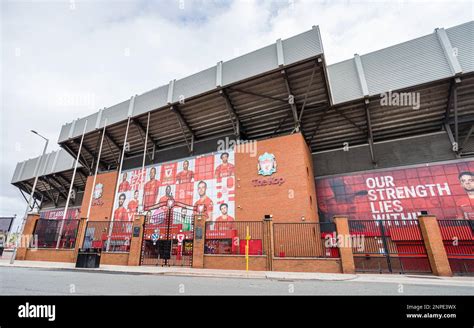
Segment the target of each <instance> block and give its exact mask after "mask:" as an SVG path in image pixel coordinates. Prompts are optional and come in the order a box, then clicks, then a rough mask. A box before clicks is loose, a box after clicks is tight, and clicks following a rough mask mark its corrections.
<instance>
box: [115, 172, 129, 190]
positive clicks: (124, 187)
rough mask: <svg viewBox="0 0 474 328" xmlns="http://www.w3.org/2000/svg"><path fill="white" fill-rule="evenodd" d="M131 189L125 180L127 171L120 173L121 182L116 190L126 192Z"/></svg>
mask: <svg viewBox="0 0 474 328" xmlns="http://www.w3.org/2000/svg"><path fill="white" fill-rule="evenodd" d="M130 190H132V188H131V187H130V183H129V182H128V181H127V172H125V173H124V174H123V175H122V182H121V183H120V185H119V188H118V192H127V191H130Z"/></svg>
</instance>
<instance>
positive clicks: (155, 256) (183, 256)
mask: <svg viewBox="0 0 474 328" xmlns="http://www.w3.org/2000/svg"><path fill="white" fill-rule="evenodd" d="M149 212H150V213H149V214H148V215H147V217H146V221H145V228H144V229H143V243H142V253H141V258H140V264H141V265H155V266H186V267H191V266H192V264H193V239H194V225H193V224H194V221H193V218H194V211H193V207H192V206H189V205H186V204H183V203H179V202H175V201H174V200H173V199H169V200H168V201H167V202H165V203H159V204H156V205H154V206H152V207H151V208H150V211H149Z"/></svg>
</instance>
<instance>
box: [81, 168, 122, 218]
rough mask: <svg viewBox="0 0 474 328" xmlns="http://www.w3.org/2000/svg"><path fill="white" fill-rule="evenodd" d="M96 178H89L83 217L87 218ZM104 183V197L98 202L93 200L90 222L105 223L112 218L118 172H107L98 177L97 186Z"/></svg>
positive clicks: (83, 202)
mask: <svg viewBox="0 0 474 328" xmlns="http://www.w3.org/2000/svg"><path fill="white" fill-rule="evenodd" d="M93 181H94V176H90V177H88V178H87V184H86V189H85V190H84V200H83V201H82V207H81V216H82V217H86V216H87V209H88V206H89V200H90V197H91V191H92V192H93V190H94V188H93V186H92V183H93ZM98 183H102V184H103V185H104V188H103V190H102V197H101V198H100V199H97V200H94V199H93V200H92V207H91V213H90V217H89V220H90V221H104V220H109V219H110V218H111V217H112V208H113V204H114V193H115V186H116V183H117V171H113V172H107V173H102V174H98V175H97V179H96V182H95V184H96V185H97V184H98Z"/></svg>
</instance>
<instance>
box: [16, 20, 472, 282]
mask: <svg viewBox="0 0 474 328" xmlns="http://www.w3.org/2000/svg"><path fill="white" fill-rule="evenodd" d="M473 134H474V22H467V23H465V24H462V25H458V26H455V27H451V28H447V29H443V28H437V29H435V30H434V32H433V33H431V34H429V35H425V36H422V37H419V38H416V39H413V40H409V41H407V42H404V43H401V44H396V45H394V46H391V47H388V48H385V49H381V50H378V51H374V52H372V53H368V54H365V55H357V54H356V55H355V56H354V57H353V58H350V59H348V60H345V61H342V62H339V63H335V64H332V65H326V59H325V56H324V51H323V45H322V40H321V36H320V33H319V28H318V27H317V26H314V27H313V28H312V29H311V30H309V31H307V32H304V33H302V34H299V35H296V36H293V37H291V38H288V39H285V40H277V41H276V43H274V44H272V45H269V46H267V47H264V48H261V49H258V50H256V51H254V52H251V53H249V54H246V55H243V56H240V57H237V58H234V59H232V60H229V61H226V62H218V63H217V65H215V66H213V67H211V68H209V69H206V70H204V71H201V72H198V73H196V74H193V75H190V76H188V77H185V78H183V79H179V80H172V81H170V82H169V84H167V85H164V86H161V87H158V88H156V89H154V90H151V91H148V92H145V93H143V94H140V95H136V96H133V97H131V98H130V99H129V100H126V101H123V102H121V103H119V104H116V105H114V106H111V107H108V108H104V109H101V110H99V111H98V112H96V113H93V114H91V115H89V116H86V117H83V118H80V119H77V120H74V121H72V122H70V123H67V124H64V125H63V127H62V129H61V131H60V133H59V140H58V144H59V145H60V147H61V149H60V150H58V151H54V152H51V153H48V154H46V155H45V156H44V157H37V158H33V159H30V160H27V161H24V162H20V163H18V164H17V167H16V169H15V172H14V174H13V178H12V184H13V185H15V186H17V187H18V188H19V189H20V191H21V192H22V194H24V196H25V199H28V194H30V193H31V192H32V190H31V189H32V186H33V183H34V179H35V176H36V175H38V176H39V179H38V183H37V185H36V188H35V191H34V199H35V202H34V204H32V207H36V209H37V210H39V214H38V215H36V214H31V215H29V217H28V220H27V222H26V226H25V233H32V234H33V233H34V234H36V235H38V237H39V238H38V240H37V245H36V247H35V249H34V251H33V249H28V248H24V249H20V250H21V251H20V252H19V253H18V258H19V259H35V260H56V261H66V262H74V261H75V258H76V257H77V253H78V249H79V248H87V249H101V251H102V255H101V256H102V263H106V264H107V263H108V264H128V265H140V264H141V265H146V264H153V265H191V266H193V267H206V268H234V269H235V268H244V263H245V256H244V254H245V253H246V249H247V250H248V254H250V268H251V269H256V270H290V271H291V270H294V271H327V272H350V271H351V265H352V266H354V267H355V269H356V270H366V271H371V270H375V271H377V270H379V271H387V270H388V271H389V272H394V271H397V270H399V271H403V272H409V271H413V272H418V271H419V272H424V271H429V272H434V273H437V272H438V271H439V272H438V273H440V272H443V270H444V269H440V268H437V265H438V264H439V263H438V264H435V263H433V259H432V257H433V256H432V252H433V249H432V248H431V246H430V245H431V244H430V243H431V242H432V240H435V239H436V238H432V237H430V235H429V233H427V231H431V229H434V231H435V232H434V233H435V234H436V231H438V232H437V233H438V234H439V233H440V231H441V235H442V236H441V237H442V239H443V240H448V239H449V237H450V236H451V235H449V231H451V230H449V229H450V228H449V227H447V228H446V227H445V226H444V225H446V226H450V225H449V224H448V223H449V222H448V221H453V222H454V221H456V222H457V223H456V224H459V222H461V221H462V222H461V228H459V229H460V230H459V231H457V232H456V233H467V237H465V238H464V237H463V238H464V239H462V245H463V247H465V248H463V249H462V250H461V251H456V252H458V253H456V254H457V255H460V257H457V258H456V259H454V258H453V257H452V256H451V257H450V256H449V254H450V251H449V248H447V247H448V246H446V243H445V245H444V248H445V253H444V256H447V255H446V254H448V258H449V259H448V260H449V264H450V265H451V269H452V271H456V270H457V269H455V266H456V265H458V262H456V261H457V260H459V259H461V260H462V261H464V262H462V264H461V265H462V266H463V267H462V268H461V269H460V270H461V271H462V270H464V271H465V272H469V271H470V270H472V263H473V262H472V261H471V262H467V260H466V259H468V258H469V259H470V260H472V258H470V257H469V256H471V257H472V255H473V250H472V248H473V244H472V243H473V240H474V239H473V237H472V225H470V224H471V223H472V221H471V220H473V219H474V160H473V155H474V137H473ZM76 163H77V166H76ZM428 218H437V221H439V222H441V221H446V222H444V223H439V224H438V223H437V224H436V225H435V226H433V224H432V222H431V221H430V220H428ZM382 221H385V222H386V223H383V224H382V223H380V222H382ZM357 222H359V223H357ZM406 222H410V224H408V226H406V224H407V223H406ZM413 222H414V223H413ZM463 222H468V225H467V226H464V223H463ZM373 223H375V226H374V225H373ZM402 226H403V227H405V230H403V229H401V228H400V227H402ZM439 226H440V228H439ZM437 227H438V230H436V228H437ZM361 229H362V230H361ZM371 229H375V230H376V231H377V232H373V231H372V232H370V231H371ZM336 231H337V233H339V234H342V233H343V232H344V231H345V232H346V233H348V234H351V235H357V234H358V233H361V232H364V234H365V236H366V237H368V238H369V241H370V238H373V239H374V240H379V241H380V240H382V241H383V247H382V246H380V245H379V246H374V250H373V251H370V250H367V249H366V250H365V251H364V252H361V253H360V254H358V253H357V251H354V250H351V251H350V254H349V255H348V253H347V252H346V251H348V249H346V248H344V247H342V248H341V247H339V246H336V245H335V243H334V244H329V245H328V244H324V241H326V240H328V239H329V240H330V238H328V236H331V234H332V233H333V232H336ZM370 233H372V234H370ZM315 236H316V237H315ZM334 236H335V235H334ZM397 236H398V237H397ZM408 236H411V237H408ZM333 242H334V240H333ZM433 242H435V241H433ZM441 246H443V245H441ZM381 247H382V248H381ZM375 248H377V249H383V250H382V251H381V252H378V251H377V250H375ZM392 248H393V249H392ZM434 249H436V247H434ZM201 253H202V254H201ZM435 253H436V251H435ZM358 255H360V256H358ZM438 255H439V254H438ZM438 255H436V256H438ZM439 256H442V255H439ZM358 257H360V258H358ZM362 258H367V259H366V260H367V261H366V262H364V261H363V260H362ZM369 258H370V260H369ZM351 261H352V264H351ZM441 261H442V260H441ZM455 262H456V263H455ZM354 263H355V264H354ZM465 263H468V265H467V266H466V264H465ZM448 266H449V265H448ZM464 271H463V272H464ZM471 272H472V271H471Z"/></svg>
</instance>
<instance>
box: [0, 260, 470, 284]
mask: <svg viewBox="0 0 474 328" xmlns="http://www.w3.org/2000/svg"><path fill="white" fill-rule="evenodd" d="M10 256H11V254H9V252H6V253H4V256H2V257H1V258H0V267H18V268H38V269H48V270H67V271H71V270H73V271H85V272H102V273H123V274H131V275H133V274H139V275H162V276H188V277H207V278H241V279H269V280H277V281H306V280H315V281H353V282H368V283H371V282H373V283H376V282H380V283H399V284H415V285H438V286H459V287H462V286H466V287H474V277H466V276H462V277H461V276H457V277H438V276H432V275H399V274H359V273H358V274H339V273H320V272H277V271H242V270H217V269H196V268H187V267H157V266H120V265H101V266H100V268H97V269H90V268H87V269H85V268H76V267H75V263H63V262H46V261H15V262H14V264H10Z"/></svg>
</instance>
